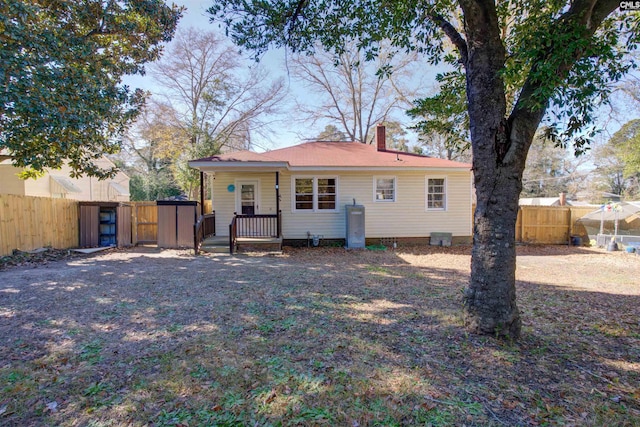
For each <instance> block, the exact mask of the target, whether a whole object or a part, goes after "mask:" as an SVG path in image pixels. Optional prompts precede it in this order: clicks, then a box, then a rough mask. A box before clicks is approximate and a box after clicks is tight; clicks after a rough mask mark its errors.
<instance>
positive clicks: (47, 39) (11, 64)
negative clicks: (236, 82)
mask: <svg viewBox="0 0 640 427" xmlns="http://www.w3.org/2000/svg"><path fill="white" fill-rule="evenodd" d="M181 15H182V8H180V7H178V6H175V5H173V6H167V5H166V4H165V2H164V1H163V0H121V1H114V0H92V1H80V0H57V1H46V0H33V1H29V2H25V1H20V0H5V1H3V2H1V3H0V79H1V80H2V83H3V86H2V90H0V149H7V150H8V152H9V154H10V155H11V156H12V158H13V162H14V164H16V165H17V166H21V167H29V168H30V170H32V171H42V170H43V169H44V168H46V167H51V168H59V167H60V166H61V165H62V163H63V162H64V161H68V163H69V165H70V166H71V168H72V169H73V173H74V175H81V174H83V173H86V174H88V175H92V176H99V177H104V176H108V175H110V174H113V173H114V171H113V170H106V171H105V170H100V169H98V168H97V167H96V166H95V165H94V164H93V162H92V160H94V159H96V158H98V157H100V156H101V155H103V154H105V153H107V154H108V153H114V152H116V151H118V149H119V146H120V142H119V138H120V136H121V135H122V133H123V132H124V131H125V129H126V128H127V127H128V126H129V125H130V124H131V122H132V121H133V120H134V119H135V117H136V116H137V115H138V113H139V112H140V108H141V107H142V105H143V103H144V99H145V94H144V93H143V92H142V91H140V90H132V89H131V88H129V87H127V86H125V85H123V84H122V77H123V76H125V75H133V74H144V71H145V69H144V65H145V64H146V63H148V62H151V61H154V60H156V59H158V58H159V57H160V54H161V52H162V45H163V43H166V42H168V41H170V40H171V38H172V37H173V34H174V31H175V28H176V25H177V23H178V20H179V18H180V17H181Z"/></svg>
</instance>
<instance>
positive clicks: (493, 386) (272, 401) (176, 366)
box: [0, 247, 640, 427]
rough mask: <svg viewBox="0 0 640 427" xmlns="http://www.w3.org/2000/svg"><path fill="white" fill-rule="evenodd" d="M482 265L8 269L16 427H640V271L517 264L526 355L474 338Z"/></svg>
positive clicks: (1, 414) (145, 254)
mask: <svg viewBox="0 0 640 427" xmlns="http://www.w3.org/2000/svg"><path fill="white" fill-rule="evenodd" d="M469 252H470V250H469V248H468V247H462V248H428V247H427V248H406V249H405V248H402V249H400V250H398V251H397V252H391V251H387V252H380V251H345V250H343V249H338V248H333V249H312V250H293V249H291V250H287V251H285V253H284V255H282V256H248V255H242V256H234V257H231V256H226V255H221V256H213V255H205V256H200V257H197V258H195V257H193V256H191V255H189V254H188V252H186V251H185V252H181V251H156V250H150V249H137V250H135V251H124V252H123V251H113V252H110V253H106V254H101V255H98V256H95V257H82V258H73V259H68V260H62V261H53V262H50V263H48V264H47V265H40V266H37V267H34V266H30V265H27V266H17V267H10V268H7V269H5V270H4V271H0V279H1V280H0V339H1V341H0V424H1V425H20V426H30V425H34V426H35V425H38V426H39V425H62V426H76V425H82V426H115V425H129V426H143V425H154V426H196V425H207V426H209V425H215V426H269V425H274V426H280V425H282V426H298V425H308V426H311V425H313V426H316V425H340V426H352V427H353V426H408V425H411V426H413V425H431V426H449V425H467V426H474V425H477V426H486V425H489V426H491V425H495V426H502V425H508V426H514V425H522V426H529V425H575V426H578V425H579V426H583V425H594V426H602V425H606V426H637V425H640V403H639V400H640V323H639V322H640V279H639V278H640V257H637V256H635V255H630V254H625V253H606V252H603V251H599V250H591V249H582V248H567V247H526V248H519V258H518V271H517V277H518V298H519V305H520V309H521V311H522V316H523V320H524V326H523V337H522V339H521V340H520V341H519V342H517V343H513V342H505V341H499V340H496V339H494V338H491V337H480V336H475V335H468V334H467V333H466V332H465V330H464V329H463V327H462V321H461V311H460V310H461V305H460V304H461V296H462V290H463V288H464V286H465V284H466V282H467V281H468V276H469Z"/></svg>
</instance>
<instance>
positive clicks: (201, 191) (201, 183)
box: [200, 171, 204, 215]
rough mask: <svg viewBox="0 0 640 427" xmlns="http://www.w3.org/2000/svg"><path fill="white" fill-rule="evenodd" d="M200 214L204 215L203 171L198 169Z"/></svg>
mask: <svg viewBox="0 0 640 427" xmlns="http://www.w3.org/2000/svg"><path fill="white" fill-rule="evenodd" d="M200 215H204V172H202V171H200Z"/></svg>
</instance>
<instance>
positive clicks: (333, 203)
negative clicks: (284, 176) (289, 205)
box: [292, 177, 338, 212]
mask: <svg viewBox="0 0 640 427" xmlns="http://www.w3.org/2000/svg"><path fill="white" fill-rule="evenodd" d="M292 179H293V183H292V187H293V189H294V198H293V211H294V212H296V211H299V212H303V211H309V212H315V211H321V212H336V211H337V210H338V203H337V201H338V200H337V199H338V197H337V195H338V178H336V177H293V178H292Z"/></svg>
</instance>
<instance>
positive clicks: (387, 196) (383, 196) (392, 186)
mask: <svg viewBox="0 0 640 427" xmlns="http://www.w3.org/2000/svg"><path fill="white" fill-rule="evenodd" d="M373 200H374V201H375V202H387V203H388V202H395V201H396V177H395V176H375V177H373Z"/></svg>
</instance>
